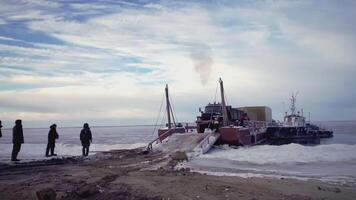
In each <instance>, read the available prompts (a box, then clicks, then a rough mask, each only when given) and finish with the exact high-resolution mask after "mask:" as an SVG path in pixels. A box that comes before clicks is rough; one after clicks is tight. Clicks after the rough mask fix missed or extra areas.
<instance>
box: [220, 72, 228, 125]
mask: <svg viewBox="0 0 356 200" xmlns="http://www.w3.org/2000/svg"><path fill="white" fill-rule="evenodd" d="M219 82H220V92H221V107H222V115H223V126H228V125H229V124H228V120H227V109H226V103H225V94H224V83H223V81H222V79H221V78H220V79H219Z"/></svg>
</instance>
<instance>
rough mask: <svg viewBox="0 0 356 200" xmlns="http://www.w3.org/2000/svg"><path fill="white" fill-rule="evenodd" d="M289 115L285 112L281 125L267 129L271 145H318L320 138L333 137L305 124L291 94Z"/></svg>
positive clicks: (328, 131) (324, 131) (325, 131)
mask: <svg viewBox="0 0 356 200" xmlns="http://www.w3.org/2000/svg"><path fill="white" fill-rule="evenodd" d="M290 100H291V107H290V114H288V112H286V115H285V116H284V120H283V122H282V124H280V125H277V126H271V127H268V128H267V135H268V139H269V140H270V141H271V143H272V144H288V143H300V144H319V143H320V138H329V137H333V132H332V131H330V130H324V129H321V128H319V127H318V126H316V125H313V124H310V122H309V123H307V122H306V118H305V117H304V116H303V112H302V113H301V114H300V112H299V111H296V110H297V109H296V106H295V104H296V101H297V94H292V97H291V98H290Z"/></svg>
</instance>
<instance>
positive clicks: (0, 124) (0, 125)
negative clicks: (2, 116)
mask: <svg viewBox="0 0 356 200" xmlns="http://www.w3.org/2000/svg"><path fill="white" fill-rule="evenodd" d="M1 128H2V123H1V120H0V138H1V137H2V133H1Z"/></svg>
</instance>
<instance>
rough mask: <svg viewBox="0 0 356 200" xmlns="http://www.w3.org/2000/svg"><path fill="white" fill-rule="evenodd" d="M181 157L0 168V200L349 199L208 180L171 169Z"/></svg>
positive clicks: (110, 156)
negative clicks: (48, 198) (46, 198)
mask: <svg viewBox="0 0 356 200" xmlns="http://www.w3.org/2000/svg"><path fill="white" fill-rule="evenodd" d="M182 159H184V158H182V157H179V156H175V155H174V156H166V155H165V154H163V153H161V152H153V153H152V152H151V153H145V152H144V151H143V149H133V150H117V151H109V152H102V153H98V154H96V155H95V156H91V157H89V158H86V159H83V158H80V157H71V158H64V159H53V160H47V161H37V162H32V163H22V164H17V165H14V164H3V165H1V167H0V199H9V200H11V199H37V198H38V196H39V195H49V196H52V197H54V196H56V199H84V198H85V199H162V200H163V199H166V200H168V199H172V200H173V199H184V200H185V199H207V200H210V199H350V200H351V199H355V198H356V188H354V187H351V186H342V185H331V184H328V183H325V182H320V181H312V180H309V181H301V180H293V179H284V178H280V179H277V178H275V179H272V178H241V177H228V176H211V175H205V174H199V173H196V172H190V170H189V169H181V170H174V166H175V165H176V164H177V163H178V162H180V161H181V160H182Z"/></svg>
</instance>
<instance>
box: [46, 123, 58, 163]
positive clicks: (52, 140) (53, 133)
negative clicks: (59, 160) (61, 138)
mask: <svg viewBox="0 0 356 200" xmlns="http://www.w3.org/2000/svg"><path fill="white" fill-rule="evenodd" d="M49 128H50V130H49V132H48V143H47V148H46V157H49V156H57V154H55V153H54V147H55V146H56V139H58V133H57V130H56V129H57V125H56V124H52V125H51V126H50V127H49ZM49 151H51V155H49Z"/></svg>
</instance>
